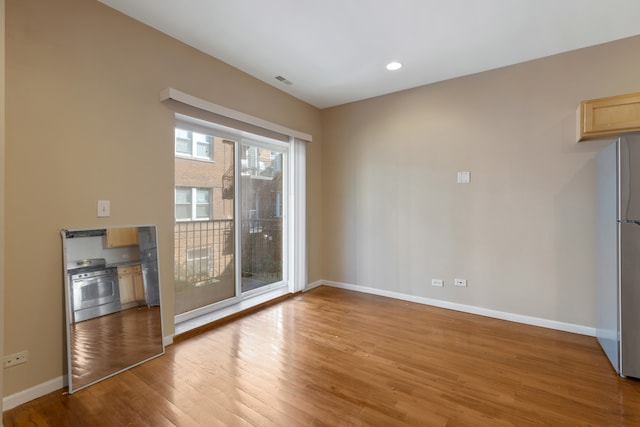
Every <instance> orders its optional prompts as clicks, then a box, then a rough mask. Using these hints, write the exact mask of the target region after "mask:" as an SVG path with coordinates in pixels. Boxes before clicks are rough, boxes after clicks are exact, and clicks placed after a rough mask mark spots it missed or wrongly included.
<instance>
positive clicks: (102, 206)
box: [98, 200, 111, 217]
mask: <svg viewBox="0 0 640 427" xmlns="http://www.w3.org/2000/svg"><path fill="white" fill-rule="evenodd" d="M110 215H111V202H110V201H109V200H98V217H107V216H110Z"/></svg>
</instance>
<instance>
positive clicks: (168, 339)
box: [162, 335, 173, 347]
mask: <svg viewBox="0 0 640 427" xmlns="http://www.w3.org/2000/svg"><path fill="white" fill-rule="evenodd" d="M162 344H163V345H164V346H165V347H166V346H168V345H171V344H173V335H167V336H166V337H162Z"/></svg>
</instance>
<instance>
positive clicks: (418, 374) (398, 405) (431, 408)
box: [3, 287, 640, 427]
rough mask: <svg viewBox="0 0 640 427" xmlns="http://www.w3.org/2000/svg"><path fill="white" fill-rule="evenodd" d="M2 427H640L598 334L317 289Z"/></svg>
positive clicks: (52, 397)
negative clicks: (562, 330)
mask: <svg viewBox="0 0 640 427" xmlns="http://www.w3.org/2000/svg"><path fill="white" fill-rule="evenodd" d="M3 421H4V426H5V427H9V426H120V425H133V426H171V425H179V426H235V425H259V426H320V425H326V426H341V425H371V426H396V425H411V426H506V425H510V426H530V425H550V426H565V425H566V426H576V425H594V426H625V425H627V426H632V425H634V426H637V425H640V382H639V381H636V380H632V379H622V378H620V377H618V376H617V375H616V374H615V372H614V371H613V369H612V368H611V367H610V366H609V363H608V361H607V359H606V358H605V356H604V354H603V352H602V351H601V350H600V348H599V346H598V344H597V342H596V340H595V339H594V338H592V337H585V336H581V335H574V334H570V333H565V332H559V331H553V330H549V329H543V328H538V327H533V326H527V325H520V324H515V323H510V322H505V321H501V320H496V319H489V318H484V317H481V316H475V315H470V314H465V313H459V312H455V311H448V310H444V309H439V308H434V307H428V306H423V305H419V304H413V303H408V302H404V301H397V300H392V299H387V298H383V297H378V296H373V295H367V294H359V293H355V292H350V291H344V290H339V289H333V288H327V287H320V288H316V289H314V290H312V291H310V292H307V293H305V294H301V295H297V296H295V297H293V298H290V299H287V300H285V301H283V302H281V303H279V304H276V305H272V306H269V307H267V308H265V309H264V310H261V311H258V312H255V313H252V314H250V315H248V316H246V317H243V318H240V319H237V320H235V321H233V322H230V323H226V324H223V325H221V326H220V327H218V328H216V329H213V330H210V331H207V332H204V333H202V334H201V335H198V336H195V337H192V338H189V339H187V340H185V341H182V342H179V343H177V344H175V345H172V346H170V347H168V348H167V352H166V354H165V355H164V356H161V357H159V358H156V359H153V360H151V361H149V362H147V363H145V364H143V365H140V366H138V367H135V368H133V369H131V370H129V371H126V372H124V373H122V374H119V375H116V376H115V377H112V378H109V379H107V380H105V381H102V382H100V383H98V384H95V385H92V386H90V387H88V388H86V389H83V390H80V391H78V392H77V393H74V394H73V395H67V394H64V393H63V392H62V391H60V392H55V393H51V394H49V395H47V396H44V397H42V398H40V399H37V400H35V401H32V402H29V403H26V404H24V405H22V406H20V407H18V408H14V409H12V410H9V411H7V412H5V413H4V415H3Z"/></svg>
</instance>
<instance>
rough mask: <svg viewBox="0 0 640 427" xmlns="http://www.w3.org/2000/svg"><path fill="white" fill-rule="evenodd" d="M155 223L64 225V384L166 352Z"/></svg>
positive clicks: (80, 383)
mask: <svg viewBox="0 0 640 427" xmlns="http://www.w3.org/2000/svg"><path fill="white" fill-rule="evenodd" d="M156 240H157V239H156V227H155V226H154V225H147V226H138V227H121V228H97V229H76V230H62V242H63V256H64V266H65V269H64V277H65V295H66V311H67V313H66V317H67V346H68V347H67V355H68V356H67V359H68V375H69V392H70V393H73V392H74V391H77V390H79V389H81V388H84V387H86V386H88V385H91V384H93V383H95V382H97V381H100V380H101V379H104V378H106V377H109V376H111V375H114V374H117V373H119V372H121V371H123V370H125V369H127V368H130V367H132V366H135V365H138V364H140V363H142V362H145V361H147V360H149V359H151V358H153V357H156V356H159V355H161V354H163V353H164V345H163V342H162V336H163V335H162V318H161V313H160V280H159V274H158V250H157V246H156Z"/></svg>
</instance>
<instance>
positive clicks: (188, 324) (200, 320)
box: [175, 286, 290, 335]
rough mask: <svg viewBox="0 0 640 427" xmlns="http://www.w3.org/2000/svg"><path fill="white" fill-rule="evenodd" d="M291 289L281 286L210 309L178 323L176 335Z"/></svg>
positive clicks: (266, 300)
mask: <svg viewBox="0 0 640 427" xmlns="http://www.w3.org/2000/svg"><path fill="white" fill-rule="evenodd" d="M289 293H290V292H289V289H288V287H286V286H281V287H279V288H277V289H274V290H273V291H271V292H264V293H260V294H258V295H255V296H251V297H249V298H245V299H242V300H240V301H238V302H236V303H235V304H231V305H228V306H226V307H224V308H221V309H218V310H215V311H210V312H208V313H205V314H202V315H201V316H198V317H194V318H191V319H189V320H185V321H183V322H180V323H177V322H176V325H175V329H176V332H175V334H176V335H179V334H181V333H184V332H187V331H190V330H191V329H194V328H197V327H199V326H203V325H206V324H208V323H211V322H215V321H216V320H220V319H223V318H225V317H227V316H231V315H232V314H236V313H238V312H241V311H243V310H247V309H249V308H252V307H255V306H257V305H260V304H263V303H266V302H269V301H271V300H273V299H275V298H279V297H282V296H284V295H287V294H289Z"/></svg>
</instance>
